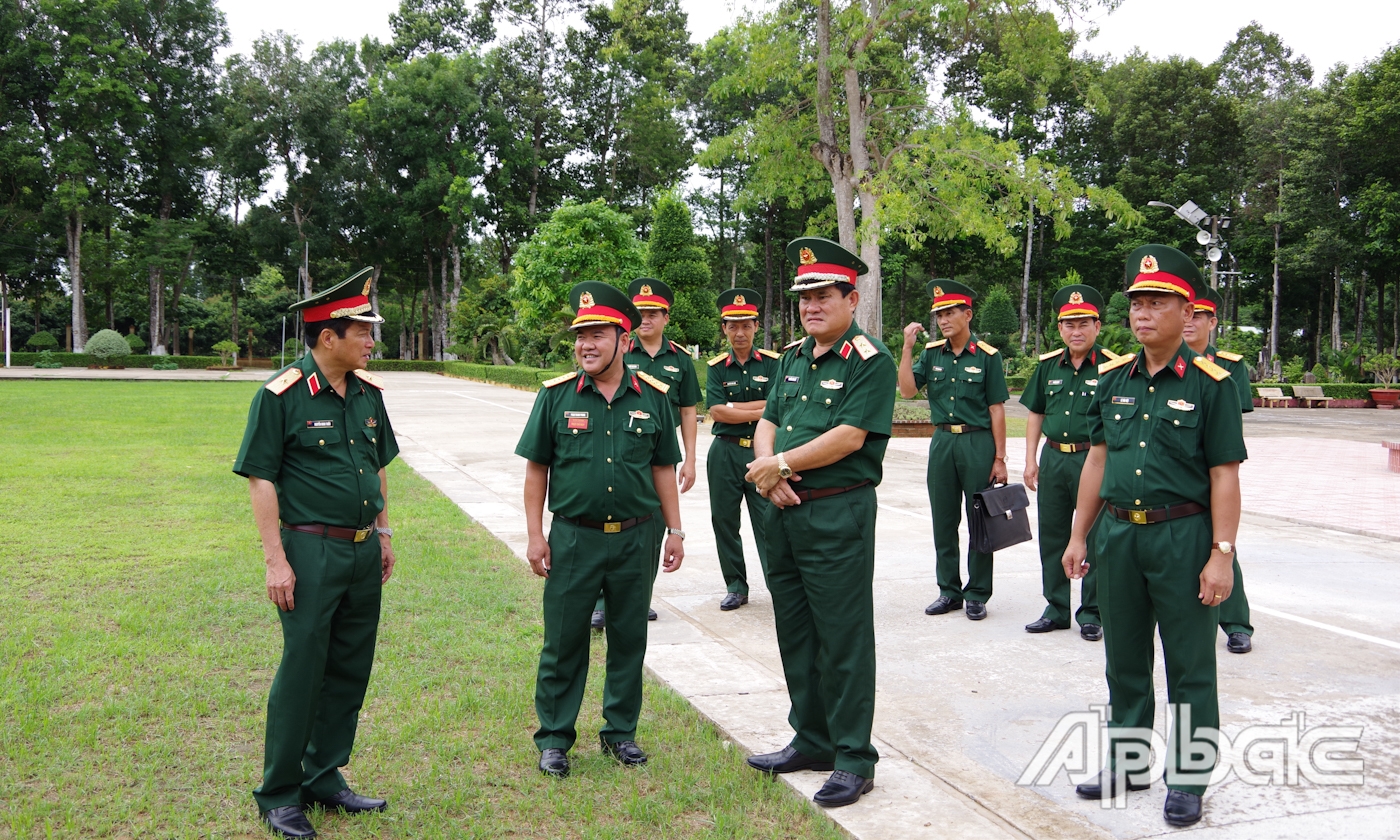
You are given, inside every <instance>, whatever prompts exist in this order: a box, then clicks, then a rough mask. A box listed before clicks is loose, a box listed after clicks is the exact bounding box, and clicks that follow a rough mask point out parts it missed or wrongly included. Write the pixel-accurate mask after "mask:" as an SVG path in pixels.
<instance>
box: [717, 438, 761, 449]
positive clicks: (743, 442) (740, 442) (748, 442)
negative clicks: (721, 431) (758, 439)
mask: <svg viewBox="0 0 1400 840" xmlns="http://www.w3.org/2000/svg"><path fill="white" fill-rule="evenodd" d="M715 437H717V438H719V439H720V440H727V441H729V442H730V443H732V444H735V445H736V446H742V447H743V448H745V449H752V448H753V438H741V437H735V436H733V435H715Z"/></svg>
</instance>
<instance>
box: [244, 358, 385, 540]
mask: <svg viewBox="0 0 1400 840" xmlns="http://www.w3.org/2000/svg"><path fill="white" fill-rule="evenodd" d="M381 387H383V386H382V385H381V384H380V383H379V379H378V378H377V377H375V376H374V375H373V374H369V373H366V372H365V371H355V372H353V373H347V374H346V376H345V397H344V399H342V398H341V397H340V395H339V394H337V393H336V392H335V390H334V389H332V388H331V386H330V385H328V384H326V377H325V375H324V374H323V373H321V371H320V369H319V368H318V367H317V366H316V360H315V358H314V357H313V356H312V355H311V354H310V353H308V354H307V355H305V356H303V357H301V358H300V359H298V360H297V361H295V362H293V363H292V364H291V365H289V366H288V367H287V368H285V369H284V370H282V371H280V372H279V373H278V374H277V375H276V376H274V377H273V378H272V379H269V380H268V381H267V383H266V384H265V385H264V386H263V387H262V388H259V389H258V392H257V393H256V394H254V395H253V405H252V407H251V408H249V409H248V426H247V428H246V429H245V430H244V432H243V445H242V446H240V447H239V449H238V457H237V458H236V459H235V460H234V462H233V471H234V472H236V473H238V474H239V475H241V476H245V477H252V476H256V477H258V478H262V479H266V480H268V481H271V482H273V483H274V484H276V485H277V506H278V513H279V515H280V516H281V519H282V521H283V522H286V523H288V524H291V525H335V526H338V527H342V528H364V527H366V526H368V525H369V524H371V523H372V522H374V519H375V517H376V516H378V515H379V512H380V511H381V510H383V509H384V497H383V496H381V495H380V493H379V470H380V469H381V468H383V467H385V466H387V465H388V464H389V462H390V461H392V460H394V457H395V456H396V455H398V454H399V445H398V442H397V441H396V440H395V439H394V430H393V427H391V426H390V425H389V414H388V412H386V411H385V410H384V395H383V394H381V393H380V388H381Z"/></svg>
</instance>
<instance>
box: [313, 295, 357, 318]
mask: <svg viewBox="0 0 1400 840" xmlns="http://www.w3.org/2000/svg"><path fill="white" fill-rule="evenodd" d="M368 305H369V298H367V297H365V296H364V295H355V296H354V297H348V298H341V299H340V300H333V301H331V302H330V303H321V304H317V305H316V306H308V307H306V308H305V309H303V310H302V311H301V320H302V321H303V322H305V323H308V324H314V323H316V322H317V321H329V320H330V319H332V318H334V317H335V315H333V314H331V313H333V312H335V311H336V310H338V309H351V308H353V307H356V306H368Z"/></svg>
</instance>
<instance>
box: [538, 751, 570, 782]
mask: <svg viewBox="0 0 1400 840" xmlns="http://www.w3.org/2000/svg"><path fill="white" fill-rule="evenodd" d="M540 772H541V773H544V774H546V775H549V776H553V777H554V778H556V779H563V778H565V777H567V776H568V775H569V752H568V750H561V749H559V748H558V747H550V748H549V749H547V750H542V751H541V752H540Z"/></svg>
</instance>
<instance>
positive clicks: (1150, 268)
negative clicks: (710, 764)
mask: <svg viewBox="0 0 1400 840" xmlns="http://www.w3.org/2000/svg"><path fill="white" fill-rule="evenodd" d="M1158 271H1161V269H1160V268H1158V267H1157V258H1156V257H1154V256H1152V255H1151V254H1148V255H1147V256H1145V257H1143V258H1142V264H1141V265H1139V266H1138V273H1139V274H1156V273H1157V272H1158Z"/></svg>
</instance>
